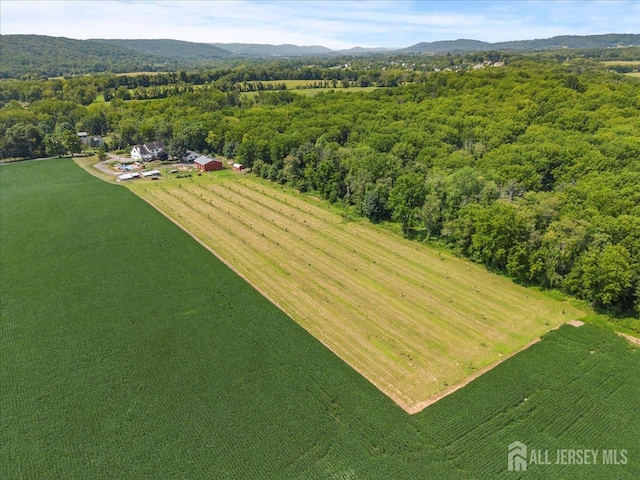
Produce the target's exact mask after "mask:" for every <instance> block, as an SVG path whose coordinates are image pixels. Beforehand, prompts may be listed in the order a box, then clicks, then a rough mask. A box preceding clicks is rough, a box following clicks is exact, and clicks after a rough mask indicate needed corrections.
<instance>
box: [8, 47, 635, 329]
mask: <svg viewBox="0 0 640 480" xmlns="http://www.w3.org/2000/svg"><path fill="white" fill-rule="evenodd" d="M563 55H565V57H564V58H563V59H562V61H556V60H554V57H553V55H550V56H547V57H545V58H543V59H540V58H539V57H526V56H525V57H513V58H511V59H510V60H509V62H508V64H507V66H504V67H492V66H488V67H486V68H483V69H480V70H477V71H459V72H454V71H452V72H444V71H442V72H432V73H428V74H427V73H421V74H418V73H415V72H414V73H413V74H412V76H411V77H403V74H400V73H397V72H396V73H394V72H393V71H391V70H390V69H386V70H377V71H368V73H367V75H370V76H371V78H378V79H382V80H385V79H388V78H389V77H388V76H389V75H396V74H397V75H398V77H397V78H398V79H400V81H398V82H396V84H398V85H400V84H402V83H405V80H410V82H411V83H409V82H406V83H407V84H406V85H403V86H397V87H391V88H379V89H377V90H374V91H371V92H350V91H348V89H346V88H345V89H342V90H340V91H338V90H336V91H331V92H328V93H321V94H319V95H317V96H315V97H308V96H304V97H303V96H299V95H296V94H295V93H292V92H291V91H282V92H273V93H268V92H259V93H258V94H257V95H256V96H254V97H249V96H248V95H246V94H242V93H239V91H240V89H241V87H242V84H243V80H242V78H251V76H250V75H249V73H251V74H252V75H256V76H259V75H261V73H260V72H261V71H260V69H256V70H255V71H253V72H248V71H247V70H243V71H240V72H238V71H231V72H225V74H224V76H222V77H220V76H218V77H217V80H211V81H208V82H204V83H202V84H201V85H198V86H197V88H195V87H194V85H192V84H189V83H188V82H189V79H190V77H189V76H188V75H184V76H183V77H182V76H176V77H174V79H175V81H176V84H174V85H172V86H171V88H175V89H176V90H175V92H174V94H172V96H169V97H168V98H157V97H156V98H157V99H156V100H153V101H135V100H132V101H125V100H123V99H122V98H121V97H118V96H117V97H118V98H115V99H114V100H113V101H111V103H110V104H106V103H92V104H90V105H87V106H82V105H81V104H80V103H78V102H75V101H72V100H69V99H63V98H64V95H65V86H64V83H62V84H60V86H59V89H58V87H56V89H53V90H52V87H51V84H50V83H46V82H42V83H40V84H38V83H37V82H36V83H31V84H25V85H24V88H25V89H38V88H39V89H40V97H41V99H39V100H36V101H32V102H31V103H30V105H29V106H28V107H26V108H23V107H22V106H21V105H20V104H18V103H17V102H15V101H10V102H8V103H7V104H6V105H5V107H4V108H3V109H2V110H1V111H0V135H2V141H1V144H0V153H2V156H29V155H36V154H38V153H44V150H45V146H46V141H45V139H46V138H47V136H52V135H53V136H55V135H56V132H57V131H58V130H59V129H60V128H61V127H60V126H61V125H63V126H64V124H68V125H71V126H72V128H74V127H75V128H77V129H83V130H87V131H90V132H91V133H100V132H102V133H105V132H111V133H112V146H121V147H126V146H128V145H130V144H134V143H137V142H140V141H148V140H164V141H166V142H168V143H169V147H170V152H172V153H178V152H180V151H182V150H184V149H186V148H189V149H194V150H199V151H203V152H206V151H208V152H213V153H218V154H222V155H225V156H226V157H228V158H230V159H234V160H237V161H239V162H241V163H244V164H245V165H247V166H249V167H252V168H253V172H254V173H255V174H256V175H260V176H262V177H265V178H269V179H271V180H273V181H275V182H281V183H288V184H290V185H293V186H295V187H296V188H298V189H300V190H302V191H312V192H315V194H317V195H320V196H322V197H324V198H326V199H328V200H330V201H332V202H337V203H340V204H342V205H343V206H344V208H346V209H347V210H348V211H350V212H351V213H352V214H354V215H362V216H366V217H368V218H369V219H371V220H372V221H375V222H379V221H392V222H397V223H398V224H399V225H400V226H401V228H402V230H403V231H404V233H405V234H406V235H407V236H410V237H414V238H419V239H428V240H429V241H433V242H439V243H441V244H445V245H447V246H448V247H450V248H452V249H454V250H456V251H458V252H460V253H461V254H462V255H465V256H467V257H469V258H471V259H473V260H474V261H476V262H479V263H482V264H484V265H486V266H487V267H488V268H489V269H492V270H495V271H500V272H504V273H506V274H508V275H510V276H511V277H513V278H514V279H516V280H517V281H520V282H523V283H531V284H537V285H541V286H543V287H547V288H554V289H559V290H562V291H565V292H568V293H570V294H573V295H575V296H577V297H580V298H583V299H586V300H588V301H590V302H592V303H593V304H594V305H595V306H596V307H598V308H602V309H604V310H607V311H609V312H613V313H619V314H633V315H635V316H636V317H637V316H638V315H639V314H640V81H639V80H638V79H636V78H632V77H625V76H623V75H619V74H615V73H611V72H608V71H606V67H603V66H599V65H598V64H596V63H592V62H590V61H587V60H584V59H580V58H577V59H574V60H571V61H568V62H567V61H566V53H564V54H563ZM364 71H365V70H363V72H364ZM322 73H323V74H326V75H327V79H328V80H327V81H330V79H331V76H332V75H336V76H337V75H347V74H349V71H345V70H336V69H332V70H330V71H323V72H322ZM363 75H364V74H363ZM375 75H377V77H376V76H375ZM198 78H202V77H198ZM234 78H235V79H238V81H237V82H235V83H234V80H233V79H234ZM148 80H149V79H148V78H147V81H148ZM83 81H84V82H89V81H90V80H83ZM95 82H96V83H95V85H84V88H85V89H91V88H93V89H94V90H93V94H97V93H99V92H100V91H101V89H102V88H103V87H102V86H101V85H104V84H103V83H100V82H104V79H95ZM7 85H10V84H7ZM48 85H49V86H48ZM6 88H8V86H7V87H6ZM11 88H18V87H16V86H15V85H13V86H12V87H11ZM138 88H140V89H141V90H140V92H144V91H145V90H144V89H145V88H148V89H150V88H152V87H151V86H149V87H136V90H137V89H138ZM154 88H158V87H154ZM167 88H169V87H167ZM222 89H224V90H225V91H222ZM124 90H127V88H124ZM127 91H128V90H127ZM0 93H2V94H3V95H4V96H5V97H4V98H7V96H8V93H7V91H6V90H2V88H0ZM14 93H19V92H14ZM11 95H13V93H12V94H11ZM65 128H66V127H65ZM18 151H19V152H20V153H22V154H23V155H16V152H18ZM635 328H638V327H637V322H636V327H635Z"/></svg>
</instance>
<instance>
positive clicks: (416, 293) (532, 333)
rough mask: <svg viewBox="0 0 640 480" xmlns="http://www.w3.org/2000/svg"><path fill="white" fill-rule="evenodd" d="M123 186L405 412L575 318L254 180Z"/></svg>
mask: <svg viewBox="0 0 640 480" xmlns="http://www.w3.org/2000/svg"><path fill="white" fill-rule="evenodd" d="M129 188H130V189H131V190H132V191H133V192H135V193H136V194H138V195H140V196H141V197H142V198H144V199H146V200H147V201H148V202H150V203H151V204H152V205H154V206H155V207H156V208H157V209H159V210H160V211H161V212H163V213H165V214H166V215H167V216H169V217H170V218H171V219H173V220H174V221H176V222H177V223H178V224H179V225H180V226H182V227H183V228H184V229H185V230H187V231H188V232H189V233H190V234H191V235H192V236H194V237H195V238H196V239H198V240H199V241H200V242H201V243H203V244H205V245H206V246H208V247H209V248H210V249H211V250H212V251H213V252H214V253H215V254H216V255H217V256H218V257H220V258H221V259H222V260H223V261H225V262H226V263H227V264H228V265H230V266H231V267H232V268H233V269H234V270H235V271H236V272H238V273H239V274H240V275H242V276H243V277H244V278H246V279H247V280H248V281H249V282H250V283H251V284H252V285H254V286H255V287H256V288H257V289H258V290H259V291H260V292H262V293H263V295H265V296H266V297H267V298H269V299H270V300H271V301H272V302H274V303H275V304H276V305H278V306H279V307H280V308H281V309H282V310H284V311H285V312H286V313H287V314H288V315H290V316H291V317H292V318H293V319H294V320H296V321H297V322H298V323H299V324H300V325H302V326H303V327H304V328H305V329H307V330H308V331H309V332H310V333H311V334H313V335H314V336H315V337H316V338H318V339H319V340H320V341H321V342H322V343H323V344H325V345H326V346H327V347H328V348H330V349H331V350H332V351H333V352H334V353H336V354H337V355H338V356H339V357H340V358H342V359H343V360H344V361H345V362H347V363H348V364H349V365H351V366H352V367H353V368H354V369H355V370H357V371H358V372H360V373H361V374H362V375H363V376H364V377H366V378H367V379H368V380H369V381H370V382H371V383H373V384H374V385H375V386H376V387H378V388H379V389H380V390H381V391H383V392H384V393H385V394H386V395H388V396H389V397H390V398H392V399H393V400H394V401H395V402H396V403H397V404H398V405H400V406H401V407H402V408H404V409H405V410H406V411H408V412H410V413H415V412H417V411H420V410H421V409H422V408H424V407H425V406H427V405H429V404H430V403H431V402H430V401H429V400H430V399H437V398H440V397H441V396H442V395H443V393H446V392H447V391H450V390H452V389H455V387H456V385H461V384H463V383H464V382H465V379H468V378H469V377H475V376H476V375H477V374H478V373H479V372H481V371H483V370H484V369H486V368H487V367H489V366H491V365H493V364H496V363H497V362H499V361H501V360H503V359H505V358H506V357H507V356H508V355H510V354H512V353H514V352H516V351H518V350H520V349H522V348H523V347H525V346H526V345H528V344H529V343H531V342H532V341H534V340H535V339H536V338H538V337H539V336H540V335H542V334H544V333H546V332H548V331H549V330H551V329H553V328H555V327H557V326H558V325H560V324H562V323H565V322H568V321H570V320H573V319H576V318H579V317H581V316H582V315H583V312H581V311H579V310H577V309H575V308H573V307H572V306H571V305H569V304H567V303H564V302H560V301H557V300H554V299H551V298H549V297H548V296H546V295H544V294H542V293H540V292H537V291H535V290H530V289H526V288H523V287H521V286H518V285H515V284H514V283H512V282H511V281H509V280H508V279H506V278H503V277H499V276H496V275H493V274H491V273H488V272H487V271H486V270H485V269H484V267H482V266H479V265H475V264H473V263H471V262H469V261H465V260H462V259H458V258H455V257H453V256H451V255H447V254H444V253H440V252H438V251H435V250H432V249H429V248H427V247H425V246H423V245H420V244H417V243H415V242H411V241H408V240H405V239H402V238H400V237H399V236H398V235H396V234H394V233H391V232H388V231H386V230H384V229H382V228H380V227H377V226H375V225H372V224H370V223H368V222H366V221H358V222H347V221H345V220H344V218H343V216H341V215H340V214H339V213H336V212H337V211H336V210H332V209H331V208H330V207H328V206H327V204H325V203H324V202H320V201H314V200H313V199H311V198H309V197H308V196H305V195H301V194H298V193H296V192H295V191H293V190H291V189H288V188H285V187H279V186H275V185H271V184H267V183H265V182H263V181H260V180H258V179H256V178H253V177H251V178H250V177H242V178H240V177H229V176H218V177H206V178H204V177H203V178H202V179H200V178H198V179H197V180H194V179H182V180H168V181H162V182H157V183H152V182H142V183H137V184H135V183H132V184H130V185H129Z"/></svg>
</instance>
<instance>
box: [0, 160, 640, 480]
mask: <svg viewBox="0 0 640 480" xmlns="http://www.w3.org/2000/svg"><path fill="white" fill-rule="evenodd" d="M0 188H1V190H0V191H1V197H0V202H1V203H0V213H1V215H2V218H1V220H2V221H1V224H0V226H1V228H0V267H1V270H0V273H1V276H0V279H1V284H0V287H1V289H0V294H1V295H0V302H1V303H0V308H1V312H2V315H1V317H0V386H1V388H0V478H3V479H5V478H6V479H14V478H38V479H40V478H91V479H100V478H136V479H140V478H149V479H158V478H163V479H166V478H233V479H238V478H239V479H244V478H247V479H260V478H277V479H290V478H310V479H311V478H313V479H315V478H321V479H324V478H354V479H371V478H385V479H390V478H393V479H403V478H406V479H416V478H521V477H519V476H518V474H514V473H512V472H508V471H507V445H508V444H510V443H511V442H513V441H515V440H519V441H521V442H524V443H526V444H527V445H528V446H529V447H530V448H531V449H533V448H536V449H548V450H549V451H550V452H552V458H554V457H553V455H554V454H555V450H556V449H579V448H583V449H626V450H627V452H626V458H628V464H626V465H601V464H598V465H546V466H545V465H530V466H529V469H528V471H527V472H526V476H524V478H580V479H585V478H629V479H631V478H638V476H640V449H639V448H638V441H637V440H638V438H640V415H639V414H638V413H639V412H638V398H640V376H639V375H638V371H639V369H640V355H639V353H638V350H637V349H633V348H631V347H630V346H629V345H628V343H627V342H626V341H625V340H623V339H621V338H620V337H618V336H617V335H615V334H614V333H613V332H611V331H610V330H607V329H604V328H600V327H597V326H592V325H585V326H583V327H580V328H574V327H571V326H564V327H561V328H560V329H559V330H557V331H554V332H552V333H550V334H548V335H546V336H545V337H544V338H543V340H542V341H541V342H540V343H538V344H536V345H534V346H533V347H531V348H530V349H528V350H527V351H525V352H523V353H521V354H518V355H516V356H515V357H513V358H512V359H510V360H508V361H507V362H505V363H503V364H501V365H499V366H498V367H496V368H495V369H493V370H492V371H490V372H489V373H487V374H486V375H483V376H482V377H480V378H479V379H478V380H476V381H474V382H473V383H471V384H470V385H468V386H467V387H465V388H464V389H461V390H459V391H457V392H455V393H454V394H452V395H450V396H449V397H447V398H445V399H443V400H442V401H440V402H438V403H436V404H435V405H433V406H431V407H429V408H427V409H426V410H424V411H423V412H421V413H419V414H417V415H413V416H410V415H407V414H406V413H405V412H404V411H402V410H401V409H400V408H399V407H397V406H396V405H395V404H394V403H393V402H391V401H390V400H389V399H388V398H387V397H385V396H384V395H382V394H381V393H380V392H379V391H378V390H377V389H375V388H374V387H373V386H372V385H371V384H369V383H368V382H367V381H366V380H364V379H363V377H361V376H360V375H359V374H357V373H356V372H355V371H353V370H352V369H351V368H349V367H348V366H347V365H346V364H345V363H343V362H342V361H341V360H339V359H338V358H337V357H336V356H335V355H333V354H332V353H331V352H330V351H329V350H327V349H326V348H325V347H323V346H322V345H321V344H320V343H319V342H318V341H316V340H315V339H314V338H313V337H312V336H310V335H309V334H307V333H306V332H305V331H304V330H303V329H302V328H301V327H299V326H298V325H297V324H296V323H295V322H293V321H292V320H291V319H289V318H288V317H287V316H285V315H284V314H283V313H282V312H281V311H280V310H278V309H277V308H275V307H274V306H273V305H271V304H270V303H269V302H268V301H266V300H265V299H264V298H263V297H262V296H260V295H259V294H258V293H257V292H256V291H255V290H253V289H252V288H251V287H250V286H249V285H248V284H246V283H245V282H244V281H242V280H241V279H240V278H239V277H237V276H236V275H235V274H234V273H233V272H231V271H230V270H229V269H228V268H227V267H226V266H224V265H223V264H222V263H221V262H219V261H218V260H217V259H216V258H215V257H214V256H213V255H211V254H210V253H209V252H208V251H207V250H206V249H205V248H203V247H202V246H200V245H199V244H198V243H196V242H195V241H194V240H193V239H191V238H190V237H189V236H188V235H187V234H186V233H184V232H183V231H182V230H180V229H179V228H178V227H176V226H175V225H174V224H173V223H171V222H170V221H169V220H167V219H166V218H165V217H163V216H162V215H161V214H160V213H158V212H157V211H156V210H154V209H153V208H152V207H150V206H148V205H147V204H146V203H144V202H143V201H142V200H140V199H139V198H137V197H136V196H135V195H133V194H132V193H131V192H129V191H128V190H127V189H125V188H121V187H120V186H118V185H112V184H107V183H105V182H102V181H101V180H99V179H97V178H95V177H92V176H91V175H89V174H88V173H86V172H84V171H83V170H82V169H81V168H80V167H78V166H77V165H75V164H74V163H73V162H72V161H71V160H51V161H42V162H24V163H20V164H12V165H3V166H0ZM618 458H620V457H618ZM599 463H600V462H599Z"/></svg>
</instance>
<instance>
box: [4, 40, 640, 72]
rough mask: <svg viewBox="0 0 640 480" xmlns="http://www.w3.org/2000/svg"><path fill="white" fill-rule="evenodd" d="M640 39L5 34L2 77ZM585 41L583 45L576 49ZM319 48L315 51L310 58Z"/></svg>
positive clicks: (617, 56)
mask: <svg viewBox="0 0 640 480" xmlns="http://www.w3.org/2000/svg"><path fill="white" fill-rule="evenodd" d="M639 45H640V35H636V34H609V35H588V36H561V37H553V38H549V39H539V40H523V41H516V42H501V43H487V42H481V41H477V40H453V41H439V42H430V43H429V42H421V43H418V44H416V45H413V46H411V47H407V48H404V49H399V50H392V49H375V48H373V49H371V48H360V47H355V48H352V49H349V50H331V49H329V48H326V47H323V46H302V47H301V46H297V45H267V44H243V43H229V44H222V43H217V44H210V43H194V42H185V41H179V40H167V39H164V40H163V39H148V40H122V39H93V40H73V39H69V38H63V37H49V36H44V35H2V36H0V55H1V56H2V70H1V71H0V78H22V77H23V76H27V77H28V78H38V77H58V76H63V75H65V76H69V75H82V74H88V73H125V72H149V71H150V72H156V71H176V70H179V69H190V70H194V69H197V70H204V69H211V68H213V67H214V66H215V67H217V66H219V65H221V64H226V65H227V66H236V65H237V64H239V62H241V61H242V62H244V61H245V60H248V61H250V62H252V63H260V60H262V59H265V58H267V59H269V58H271V57H288V58H292V59H304V60H305V61H306V64H307V65H318V64H322V63H327V61H328V60H327V59H331V58H333V59H336V58H338V57H340V60H341V63H342V64H345V63H350V62H352V61H354V60H355V61H359V59H360V58H362V57H365V58H366V60H367V61H368V62H372V63H378V62H379V60H380V57H383V58H384V60H385V61H386V60H388V59H393V61H396V62H397V63H398V64H403V63H404V64H405V67H407V69H410V70H423V69H424V67H425V66H431V64H432V61H433V58H432V59H428V60H427V59H425V58H424V55H423V56H417V55H419V54H439V55H444V54H450V55H451V56H456V55H459V54H461V53H469V52H479V53H484V54H486V55H490V56H491V57H500V56H504V55H505V54H507V53H509V54H513V53H514V52H525V51H548V50H553V49H563V50H565V51H564V52H563V55H564V56H565V57H568V56H576V55H577V54H580V55H583V56H587V57H593V56H597V57H598V58H600V59H602V60H605V59H608V60H627V59H629V58H628V57H627V56H626V52H627V51H628V49H627V48H620V47H629V46H636V47H637V46H639ZM577 49H579V50H581V51H580V52H577V53H576V52H571V50H577ZM567 51H569V53H568V52H567ZM559 54H560V53H559ZM311 56H313V57H314V58H310V57H311ZM425 60H426V61H425ZM329 61H332V60H329ZM334 63H335V62H334ZM439 63H442V61H440V62H439ZM339 64H340V63H337V64H336V65H339ZM453 65H454V63H451V64H450V65H446V64H445V66H453ZM274 80H275V79H274Z"/></svg>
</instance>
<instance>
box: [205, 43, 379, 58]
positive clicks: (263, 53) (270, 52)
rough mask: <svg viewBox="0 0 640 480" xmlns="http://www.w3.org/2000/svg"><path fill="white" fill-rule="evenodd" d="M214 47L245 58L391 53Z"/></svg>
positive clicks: (292, 47) (255, 45)
mask: <svg viewBox="0 0 640 480" xmlns="http://www.w3.org/2000/svg"><path fill="white" fill-rule="evenodd" d="M212 45H214V46H216V47H218V48H221V49H223V50H227V51H229V52H231V53H233V54H234V55H240V56H244V57H307V56H312V55H336V54H339V55H350V54H351V55H360V54H367V53H382V52H389V51H391V50H392V49H389V48H363V47H354V48H350V49H348V50H331V49H330V48H327V47H322V46H319V45H312V46H309V47H300V46H298V45H291V44H285V45H269V44H261V43H212Z"/></svg>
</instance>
